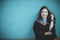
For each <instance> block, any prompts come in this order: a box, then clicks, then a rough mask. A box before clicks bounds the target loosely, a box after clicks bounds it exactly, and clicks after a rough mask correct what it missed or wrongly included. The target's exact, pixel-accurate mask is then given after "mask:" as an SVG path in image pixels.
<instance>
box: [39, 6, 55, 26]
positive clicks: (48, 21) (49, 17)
mask: <svg viewBox="0 0 60 40" xmlns="http://www.w3.org/2000/svg"><path fill="white" fill-rule="evenodd" d="M44 8H46V9H47V10H48V16H47V23H48V24H49V25H50V24H51V21H52V20H51V18H52V16H51V14H52V15H54V14H53V13H52V12H51V11H50V10H49V9H48V7H46V6H42V8H41V9H40V11H39V16H38V20H39V19H42V17H41V11H42V10H43V9H44ZM55 19H56V18H55V15H54V18H53V23H54V24H53V25H54V26H55Z"/></svg>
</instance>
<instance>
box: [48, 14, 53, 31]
mask: <svg viewBox="0 0 60 40" xmlns="http://www.w3.org/2000/svg"><path fill="white" fill-rule="evenodd" d="M51 20H52V21H51V23H50V27H49V31H51V30H52V28H53V22H54V15H53V14H51Z"/></svg>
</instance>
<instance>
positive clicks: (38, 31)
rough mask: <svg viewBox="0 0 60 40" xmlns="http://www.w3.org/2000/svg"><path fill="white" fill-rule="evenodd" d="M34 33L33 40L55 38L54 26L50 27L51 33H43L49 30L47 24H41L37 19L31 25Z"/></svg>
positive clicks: (51, 39) (50, 39)
mask: <svg viewBox="0 0 60 40" xmlns="http://www.w3.org/2000/svg"><path fill="white" fill-rule="evenodd" d="M33 30H34V33H35V40H53V39H54V38H56V34H55V26H54V27H53V28H52V30H51V32H52V35H45V32H48V31H49V24H46V25H43V24H41V23H39V22H38V21H35V23H34V27H33Z"/></svg>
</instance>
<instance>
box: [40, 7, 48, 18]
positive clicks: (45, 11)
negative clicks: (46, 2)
mask: <svg viewBox="0 0 60 40" xmlns="http://www.w3.org/2000/svg"><path fill="white" fill-rule="evenodd" d="M41 16H42V18H47V16H48V10H47V9H46V8H44V9H43V10H41Z"/></svg>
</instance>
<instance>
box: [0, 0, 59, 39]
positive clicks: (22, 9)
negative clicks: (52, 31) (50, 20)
mask: <svg viewBox="0 0 60 40" xmlns="http://www.w3.org/2000/svg"><path fill="white" fill-rule="evenodd" d="M44 5H45V6H47V7H48V8H49V9H50V10H51V11H52V12H53V13H54V14H55V16H56V34H57V37H58V38H60V0H0V38H4V39H20V38H35V35H34V32H33V24H34V21H35V20H36V19H37V17H38V12H39V10H40V8H41V7H42V6H44Z"/></svg>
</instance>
